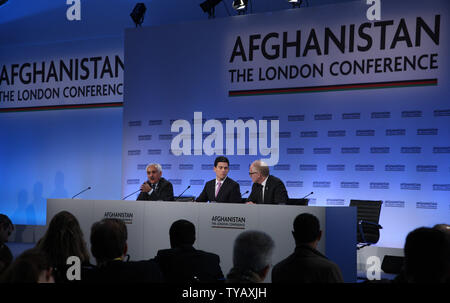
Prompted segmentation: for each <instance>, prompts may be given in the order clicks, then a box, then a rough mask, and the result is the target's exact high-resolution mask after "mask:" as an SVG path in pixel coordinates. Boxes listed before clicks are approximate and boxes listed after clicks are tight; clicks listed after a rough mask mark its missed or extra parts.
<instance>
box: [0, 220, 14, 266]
mask: <svg viewBox="0 0 450 303" xmlns="http://www.w3.org/2000/svg"><path fill="white" fill-rule="evenodd" d="M13 230H14V225H13V224H12V222H11V220H10V219H9V218H8V216H6V215H4V214H0V274H1V273H2V272H4V271H5V270H6V268H7V267H8V266H9V265H11V263H12V260H13V255H12V253H11V250H10V249H9V247H8V246H6V244H5V243H6V242H8V238H9V236H10V235H11V233H12V231H13Z"/></svg>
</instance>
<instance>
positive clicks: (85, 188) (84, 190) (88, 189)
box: [72, 186, 91, 199]
mask: <svg viewBox="0 0 450 303" xmlns="http://www.w3.org/2000/svg"><path fill="white" fill-rule="evenodd" d="M90 189H91V187H90V186H89V187H88V188H85V189H83V190H82V191H80V192H79V193H78V194H76V195H75V196H73V197H72V199H73V198H75V197H76V196H78V195H81V194H82V193H84V192H85V191H87V190H90Z"/></svg>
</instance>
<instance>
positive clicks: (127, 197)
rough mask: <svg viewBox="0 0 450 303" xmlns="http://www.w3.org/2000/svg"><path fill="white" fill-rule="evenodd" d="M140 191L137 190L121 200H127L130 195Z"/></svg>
mask: <svg viewBox="0 0 450 303" xmlns="http://www.w3.org/2000/svg"><path fill="white" fill-rule="evenodd" d="M140 190H141V189H140V188H139V189H138V190H137V191H135V192H132V193H131V194H129V195H128V196H126V197H124V198H122V200H125V199H126V198H128V197H129V196H131V195H134V194H135V193H137V192H138V191H140Z"/></svg>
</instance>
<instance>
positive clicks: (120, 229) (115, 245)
mask: <svg viewBox="0 0 450 303" xmlns="http://www.w3.org/2000/svg"><path fill="white" fill-rule="evenodd" d="M127 238H128V232H127V226H126V225H125V223H124V222H123V221H122V220H119V219H103V220H101V221H99V222H96V223H94V224H93V225H92V228H91V252H92V255H93V256H94V257H95V259H96V260H97V265H102V264H104V263H106V262H108V261H111V260H114V259H116V258H120V257H122V256H123V254H124V253H125V252H126V249H127Z"/></svg>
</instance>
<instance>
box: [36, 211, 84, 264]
mask: <svg viewBox="0 0 450 303" xmlns="http://www.w3.org/2000/svg"><path fill="white" fill-rule="evenodd" d="M37 247H38V248H39V249H40V250H42V251H43V252H44V253H46V254H47V256H48V257H49V260H50V263H51V264H52V266H54V267H57V266H63V265H66V262H67V258H68V257H70V256H77V257H79V258H80V261H81V263H88V262H89V252H88V250H87V246H86V242H85V241H84V237H83V232H82V231H81V227H80V224H79V223H78V220H77V218H76V217H75V216H74V215H73V214H71V213H70V212H68V211H61V212H59V213H57V214H56V215H55V216H54V217H53V218H52V220H51V221H50V224H49V226H48V229H47V231H46V233H45V235H44V236H43V237H42V239H41V240H39V242H38V244H37Z"/></svg>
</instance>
